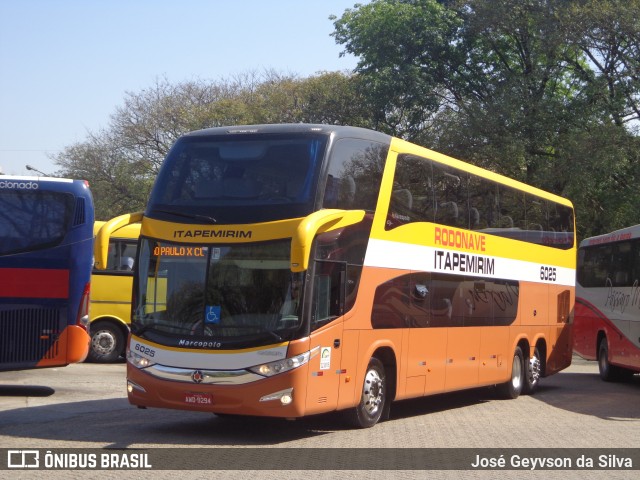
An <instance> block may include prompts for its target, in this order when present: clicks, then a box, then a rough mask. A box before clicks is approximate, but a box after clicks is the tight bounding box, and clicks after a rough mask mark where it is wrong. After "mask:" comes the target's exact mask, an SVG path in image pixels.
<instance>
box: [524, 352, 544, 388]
mask: <svg viewBox="0 0 640 480" xmlns="http://www.w3.org/2000/svg"><path fill="white" fill-rule="evenodd" d="M541 375H542V359H541V357H540V350H538V347H536V348H535V349H534V351H533V355H532V356H531V358H529V361H528V362H527V369H526V373H525V381H524V384H523V389H522V391H523V392H524V393H526V394H529V395H530V394H533V393H534V392H535V391H536V390H537V389H538V385H539V384H540V377H541Z"/></svg>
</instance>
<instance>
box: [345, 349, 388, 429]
mask: <svg viewBox="0 0 640 480" xmlns="http://www.w3.org/2000/svg"><path fill="white" fill-rule="evenodd" d="M386 401H387V381H386V375H385V371H384V365H383V364H382V362H381V361H380V360H378V359H377V358H375V357H374V358H372V359H371V360H370V361H369V366H368V367H367V373H366V374H365V376H364V382H363V385H362V395H361V397H360V403H358V406H357V407H356V408H355V409H352V410H350V411H348V412H347V418H348V420H349V423H351V424H352V425H354V426H356V427H359V428H369V427H373V426H374V425H375V424H376V423H378V421H379V420H380V418H381V417H382V414H383V412H384V410H385V407H386Z"/></svg>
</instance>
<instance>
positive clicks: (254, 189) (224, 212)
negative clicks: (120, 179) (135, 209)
mask: <svg viewBox="0 0 640 480" xmlns="http://www.w3.org/2000/svg"><path fill="white" fill-rule="evenodd" d="M326 141H327V137H326V136H320V135H307V134H305V135H299V134H298V135H246V136H243V135H238V136H224V137H206V136H196V137H183V138H181V139H180V140H178V142H177V143H176V145H175V146H174V147H173V148H172V149H171V152H170V153H169V155H168V157H167V159H166V160H165V163H164V165H163V167H162V169H161V171H160V174H159V175H158V179H157V180H156V183H155V185H154V187H153V190H152V192H151V199H150V202H149V209H148V212H147V213H148V215H149V216H151V217H155V218H163V219H164V218H166V219H167V220H171V221H176V220H180V221H182V222H185V221H188V220H185V219H188V218H192V219H193V222H194V223H198V222H199V223H203V221H205V222H206V221H207V217H209V218H208V220H209V221H210V222H209V223H251V222H258V221H269V220H275V219H280V218H293V217H296V216H304V215H308V214H309V213H311V212H312V211H313V207H314V202H315V199H316V184H317V181H318V176H319V172H320V167H321V165H322V160H323V156H324V152H325V146H326ZM185 207H187V208H185Z"/></svg>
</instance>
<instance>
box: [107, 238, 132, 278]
mask: <svg viewBox="0 0 640 480" xmlns="http://www.w3.org/2000/svg"><path fill="white" fill-rule="evenodd" d="M137 248H138V244H137V242H136V241H135V240H122V239H117V238H116V239H111V240H110V241H109V254H108V257H107V270H108V271H110V272H131V271H132V270H133V268H134V266H135V259H136V252H137Z"/></svg>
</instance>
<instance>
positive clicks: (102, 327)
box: [88, 321, 124, 363]
mask: <svg viewBox="0 0 640 480" xmlns="http://www.w3.org/2000/svg"><path fill="white" fill-rule="evenodd" d="M89 331H90V333H91V345H90V346H89V355H88V358H89V360H90V361H92V362H95V363H113V362H115V361H117V360H118V359H119V358H120V356H121V355H122V353H123V352H124V334H123V333H122V330H120V328H119V327H118V326H117V325H115V324H113V323H111V322H105V321H102V322H95V324H94V323H92V324H91V326H90V328H89Z"/></svg>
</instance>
